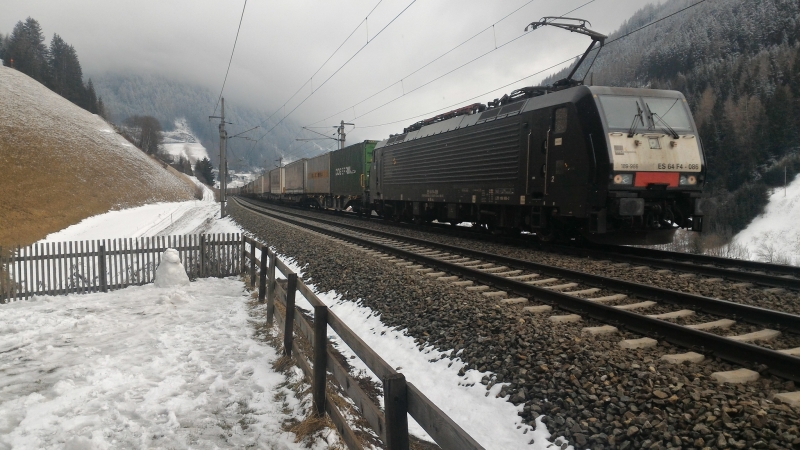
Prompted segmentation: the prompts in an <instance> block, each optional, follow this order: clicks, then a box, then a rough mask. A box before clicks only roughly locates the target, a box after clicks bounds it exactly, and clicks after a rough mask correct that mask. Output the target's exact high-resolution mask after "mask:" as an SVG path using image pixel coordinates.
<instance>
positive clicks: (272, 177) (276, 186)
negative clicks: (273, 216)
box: [269, 167, 286, 198]
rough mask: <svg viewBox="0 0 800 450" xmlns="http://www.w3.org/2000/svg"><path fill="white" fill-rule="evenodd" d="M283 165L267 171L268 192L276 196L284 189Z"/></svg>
mask: <svg viewBox="0 0 800 450" xmlns="http://www.w3.org/2000/svg"><path fill="white" fill-rule="evenodd" d="M285 170H286V168H285V167H278V168H275V169H272V170H270V171H269V193H270V194H272V195H271V197H273V198H277V197H278V196H280V195H281V194H283V191H284V189H285V186H286V184H285V174H284V173H285Z"/></svg>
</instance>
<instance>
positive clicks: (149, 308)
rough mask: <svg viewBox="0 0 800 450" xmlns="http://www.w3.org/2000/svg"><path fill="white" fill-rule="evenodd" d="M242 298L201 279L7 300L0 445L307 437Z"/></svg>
mask: <svg viewBox="0 0 800 450" xmlns="http://www.w3.org/2000/svg"><path fill="white" fill-rule="evenodd" d="M247 301H248V296H247V293H246V291H245V290H244V289H243V286H242V283H241V282H240V281H237V280H234V279H216V278H208V279H202V280H198V281H195V282H193V283H191V285H190V286H185V287H182V288H170V289H159V288H156V287H154V286H153V285H147V286H136V287H130V288H127V289H123V290H119V291H114V292H111V293H108V294H88V295H70V296H68V297H63V296H61V297H49V296H48V297H35V298H34V299H33V300H32V301H27V302H15V303H11V304H9V305H4V306H3V307H2V310H3V312H2V314H0V367H2V368H3V369H0V449H11V448H30V449H33V448H41V449H51V448H52V449H56V448H58V449H63V448H66V449H87V450H88V449H111V448H198V449H202V448H208V449H212V448H214V449H216V448H245V447H247V446H252V448H269V449H294V448H302V447H301V446H300V445H299V444H295V443H294V439H295V436H294V435H293V434H291V433H288V432H285V431H283V430H282V429H281V424H282V423H283V422H284V421H285V420H287V419H289V418H290V417H297V418H299V419H302V414H303V411H302V410H303V407H301V402H300V401H299V400H298V399H297V398H296V397H295V394H294V393H293V392H292V391H291V390H289V389H288V388H286V387H285V385H284V384H285V382H286V377H285V376H283V375H281V374H279V373H275V372H273V371H272V369H271V367H272V365H271V364H272V362H273V361H274V360H276V359H277V358H278V355H277V354H276V351H275V350H274V349H273V348H272V347H270V346H268V345H266V344H263V343H261V342H258V341H255V340H254V339H252V338H251V335H252V334H253V331H252V329H251V328H250V325H249V323H248V317H249V316H248V311H247V304H246V303H247ZM295 376H296V375H295ZM303 402H307V399H304V400H303ZM334 434H335V433H330V435H329V436H328V438H329V439H332V440H336V439H337V438H336V437H335V436H333V435H334ZM326 447H327V444H326V443H325V442H317V443H316V444H315V445H314V448H326Z"/></svg>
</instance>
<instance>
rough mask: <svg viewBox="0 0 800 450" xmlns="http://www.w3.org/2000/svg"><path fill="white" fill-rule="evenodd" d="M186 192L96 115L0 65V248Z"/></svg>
mask: <svg viewBox="0 0 800 450" xmlns="http://www.w3.org/2000/svg"><path fill="white" fill-rule="evenodd" d="M193 195H194V185H193V184H192V183H191V182H190V181H189V180H187V179H186V178H183V177H177V176H175V175H174V174H173V173H171V172H169V171H167V170H165V169H164V168H163V167H162V166H161V165H160V164H159V163H157V162H156V161H154V160H152V159H151V158H149V157H148V156H147V155H145V154H144V153H142V152H141V151H140V150H138V149H136V148H135V147H133V146H131V145H130V144H129V143H128V142H127V141H125V140H124V139H123V138H122V137H121V136H119V135H117V134H116V133H114V132H113V130H112V128H111V126H109V125H108V124H107V123H106V122H105V121H103V120H102V119H101V118H99V117H97V116H95V115H93V114H91V113H89V112H87V111H84V110H83V109H80V108H78V107H77V106H75V105H73V104H72V103H70V102H69V101H67V100H65V99H63V98H61V97H60V96H58V95H57V94H55V93H53V92H52V91H50V90H49V89H47V88H46V87H44V86H42V85H41V84H39V83H38V82H36V81H34V80H32V79H31V78H29V77H27V76H26V75H24V74H22V73H20V72H17V71H15V70H13V69H9V68H6V67H0V246H8V245H17V244H22V245H24V244H29V243H31V242H35V241H36V240H39V239H41V238H43V237H44V236H46V235H47V234H48V233H52V232H54V231H57V230H60V229H62V228H64V227H66V226H69V225H72V224H74V223H77V222H79V221H80V220H82V219H84V218H86V217H89V216H92V215H95V214H100V213H104V212H106V211H109V210H110V209H115V208H122V207H130V206H136V205H141V204H144V203H149V202H154V201H181V200H190V199H192V198H193Z"/></svg>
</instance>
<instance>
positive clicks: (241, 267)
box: [239, 234, 247, 273]
mask: <svg viewBox="0 0 800 450" xmlns="http://www.w3.org/2000/svg"><path fill="white" fill-rule="evenodd" d="M246 245H247V236H245V235H244V234H242V258H241V259H242V264H241V265H240V266H239V267H240V269H239V271H240V272H242V273H244V268H245V265H244V251H245V246H246Z"/></svg>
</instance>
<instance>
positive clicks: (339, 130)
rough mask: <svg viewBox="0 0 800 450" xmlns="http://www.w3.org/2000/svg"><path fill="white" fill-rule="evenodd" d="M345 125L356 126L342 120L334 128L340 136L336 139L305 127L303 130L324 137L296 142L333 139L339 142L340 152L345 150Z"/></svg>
mask: <svg viewBox="0 0 800 450" xmlns="http://www.w3.org/2000/svg"><path fill="white" fill-rule="evenodd" d="M345 125H355V124H354V123H346V122H345V121H344V120H342V121H341V123H340V124H339V125H334V126H333V128H336V134H338V135H339V137H335V138H334V137H329V136H328V135H326V134H322V133H319V132H317V131H314V130H309V129H308V128H306V127H303V129H304V130H306V131H310V132H312V133H316V134H318V135H320V136H324V137H321V138H311V139H295V140H296V141H318V140H321V139H333V140H334V141H339V150H341V149H343V148H344V142H345V137H346V136H347V135H346V134H345V132H344V126H345Z"/></svg>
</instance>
